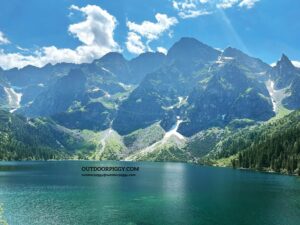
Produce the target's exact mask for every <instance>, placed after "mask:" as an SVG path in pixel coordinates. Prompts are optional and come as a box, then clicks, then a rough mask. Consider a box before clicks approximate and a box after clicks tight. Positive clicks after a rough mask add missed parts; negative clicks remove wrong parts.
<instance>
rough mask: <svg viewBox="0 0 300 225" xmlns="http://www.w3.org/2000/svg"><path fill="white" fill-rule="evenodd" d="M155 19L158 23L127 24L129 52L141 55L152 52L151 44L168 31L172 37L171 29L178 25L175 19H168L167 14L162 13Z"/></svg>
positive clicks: (130, 22) (129, 22)
mask: <svg viewBox="0 0 300 225" xmlns="http://www.w3.org/2000/svg"><path fill="white" fill-rule="evenodd" d="M155 19H156V21H157V22H156V23H154V22H151V21H143V22H142V23H141V24H137V23H135V22H132V21H127V23H126V24H127V27H128V29H129V32H128V35H127V42H126V47H127V50H128V51H129V52H131V53H134V54H140V53H142V52H145V51H146V50H147V51H152V49H151V48H150V46H149V44H150V43H151V42H152V41H154V40H157V39H158V38H159V37H161V36H162V35H163V34H164V33H166V32H167V31H169V35H171V34H172V32H171V31H170V28H171V27H172V26H174V25H175V24H177V23H178V20H177V19H176V18H175V17H168V16H167V15H166V14H161V13H157V14H156V15H155ZM144 42H145V43H144Z"/></svg>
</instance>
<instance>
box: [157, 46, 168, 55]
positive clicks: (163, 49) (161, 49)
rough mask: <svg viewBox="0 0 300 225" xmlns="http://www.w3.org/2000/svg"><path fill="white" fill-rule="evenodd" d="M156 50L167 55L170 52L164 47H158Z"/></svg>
mask: <svg viewBox="0 0 300 225" xmlns="http://www.w3.org/2000/svg"><path fill="white" fill-rule="evenodd" d="M156 50H157V51H158V52H160V53H163V54H165V55H166V54H167V53H168V50H167V49H166V48H164V47H157V48H156Z"/></svg>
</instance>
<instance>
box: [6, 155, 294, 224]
mask: <svg viewBox="0 0 300 225" xmlns="http://www.w3.org/2000/svg"><path fill="white" fill-rule="evenodd" d="M103 165H106V166H112V165H122V166H123V165H125V166H139V167H140V171H139V172H137V173H136V174H137V176H135V177H83V176H81V173H82V172H81V166H103ZM0 170H2V171H1V172H0V203H2V204H3V207H4V210H5V212H4V216H5V218H6V220H7V221H8V223H9V224H10V225H15V224H16V225H19V224H21V225H23V224H25V225H35V224H36V225H44V224H45V225H51V224H59V225H60V224H62V225H67V224H70V225H77V224H78V225H85V224H92V225H93V224H105V225H114V224H118V225H119V224H128V225H135V224H136V225H154V224H155V225H158V224H159V225H165V224H178V225H193V224H197V225H235V224H236V225H256V224H257V225H299V224H300V179H299V178H296V177H289V176H281V175H275V174H265V173H257V172H250V171H239V170H232V169H224V168H211V167H200V166H195V165H188V164H181V163H144V162H143V163H132V162H86V161H80V162H78V161H76V162H64V161H63V162H5V163H4V162H0Z"/></svg>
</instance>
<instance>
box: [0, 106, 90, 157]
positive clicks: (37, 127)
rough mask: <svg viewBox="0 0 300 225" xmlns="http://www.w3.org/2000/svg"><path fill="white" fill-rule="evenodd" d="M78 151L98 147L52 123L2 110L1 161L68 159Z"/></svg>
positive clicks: (0, 115) (0, 122) (0, 125)
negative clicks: (29, 118) (28, 118)
mask: <svg viewBox="0 0 300 225" xmlns="http://www.w3.org/2000/svg"><path fill="white" fill-rule="evenodd" d="M78 149H94V146H93V145H92V144H89V143H87V142H86V141H85V140H84V139H83V138H82V137H81V136H80V135H78V134H77V133H76V132H73V131H71V130H68V129H66V128H64V127H61V126H58V125H57V124H55V123H54V122H52V121H51V120H48V119H31V120H27V119H26V118H24V117H22V116H16V115H13V114H11V113H9V112H6V111H3V110H0V160H47V159H66V158H70V156H71V155H72V154H74V153H75V151H76V150H78Z"/></svg>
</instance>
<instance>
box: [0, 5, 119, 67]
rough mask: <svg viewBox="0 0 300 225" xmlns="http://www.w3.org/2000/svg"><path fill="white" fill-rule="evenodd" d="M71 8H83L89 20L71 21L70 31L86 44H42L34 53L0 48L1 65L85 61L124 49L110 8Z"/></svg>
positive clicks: (73, 7) (76, 9)
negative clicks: (6, 50)
mask: <svg viewBox="0 0 300 225" xmlns="http://www.w3.org/2000/svg"><path fill="white" fill-rule="evenodd" d="M70 9H71V10H75V11H79V12H81V13H82V14H83V15H84V16H85V19H84V21H82V22H79V23H76V24H71V25H70V26H69V28H68V31H69V32H70V34H71V35H73V36H74V37H75V38H78V40H79V41H80V42H81V43H82V44H81V45H79V46H77V47H76V48H75V49H69V48H57V47H55V46H46V47H42V48H40V49H39V50H37V51H35V52H34V53H32V54H31V55H22V54H20V53H5V52H4V51H3V50H1V51H0V66H1V67H2V68H5V69H9V68H12V67H18V68H22V67H24V66H26V65H34V66H38V67H41V66H44V65H46V64H48V63H51V64H56V63H60V62H68V63H85V62H91V61H93V60H94V59H97V58H100V57H101V56H103V55H104V54H106V53H108V52H111V51H120V47H119V45H118V43H116V41H115V40H114V30H115V28H116V26H117V20H116V18H115V17H114V16H112V15H111V14H109V13H108V12H107V11H106V10H104V9H102V8H100V7H99V6H96V5H87V6H85V7H78V6H75V5H72V6H71V7H70Z"/></svg>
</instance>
